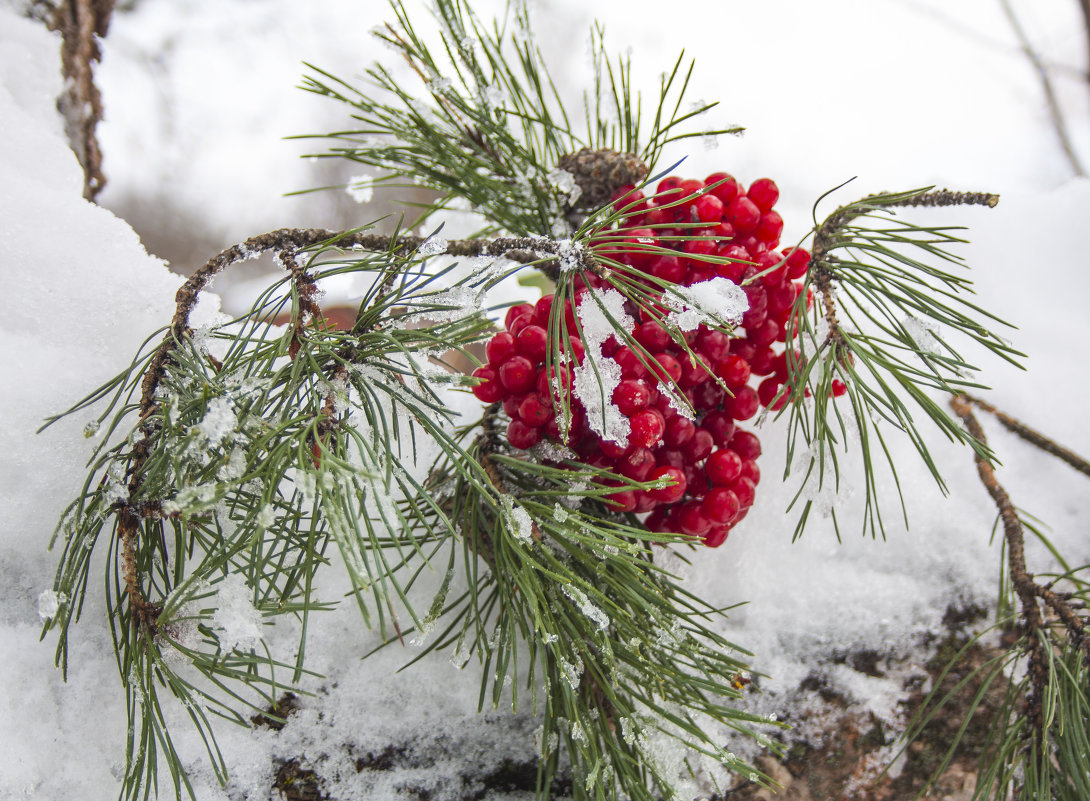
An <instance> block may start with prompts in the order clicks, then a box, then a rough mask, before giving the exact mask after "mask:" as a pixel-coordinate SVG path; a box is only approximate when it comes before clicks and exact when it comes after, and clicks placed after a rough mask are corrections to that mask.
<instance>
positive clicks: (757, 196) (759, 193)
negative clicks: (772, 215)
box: [746, 178, 780, 212]
mask: <svg viewBox="0 0 1090 801" xmlns="http://www.w3.org/2000/svg"><path fill="white" fill-rule="evenodd" d="M746 197H748V198H749V199H750V200H752V201H753V203H754V205H755V206H757V208H759V209H760V210H761V211H764V212H767V211H768V210H769V209H771V208H772V207H773V206H775V205H776V201H777V200H779V199H780V188H779V187H778V186H776V182H775V181H773V180H772V179H771V178H758V179H757V180H756V181H754V182H753V183H752V184H750V185H749V191H748V192H746Z"/></svg>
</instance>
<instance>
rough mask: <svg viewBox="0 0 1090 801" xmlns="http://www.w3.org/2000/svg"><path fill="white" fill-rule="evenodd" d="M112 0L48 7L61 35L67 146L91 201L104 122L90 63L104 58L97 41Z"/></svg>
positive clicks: (76, 0) (98, 178) (66, 0)
mask: <svg viewBox="0 0 1090 801" xmlns="http://www.w3.org/2000/svg"><path fill="white" fill-rule="evenodd" d="M115 4H116V0H62V2H60V4H59V5H56V6H54V7H53V8H52V12H53V13H52V15H51V17H50V19H49V27H50V28H52V29H53V30H55V31H59V32H60V34H61V37H62V45H61V69H62V72H63V73H64V78H65V88H64V92H63V93H62V94H61V96H60V97H59V98H58V100H57V105H58V107H59V109H60V112H61V115H62V116H63V117H64V122H65V131H66V133H67V134H68V141H69V144H70V145H71V146H72V150H74V151H75V153H76V157H77V158H78V159H79V163H80V166H81V167H83V197H84V198H86V199H87V200H90V201H92V202H93V201H94V199H95V198H96V197H97V196H98V193H99V192H101V191H102V188H103V187H104V186H105V185H106V176H105V174H104V173H103V172H102V151H101V150H100V149H99V146H98V138H97V137H96V135H95V128H96V127H97V126H98V123H99V122H100V121H101V120H102V95H101V94H100V93H99V91H98V87H97V86H96V85H95V74H94V67H95V64H96V63H97V62H98V60H99V59H100V58H101V57H102V52H101V50H100V48H99V46H98V40H100V39H102V38H103V37H104V36H106V31H107V29H108V28H109V26H110V16H111V15H112V14H113V11H114V5H115Z"/></svg>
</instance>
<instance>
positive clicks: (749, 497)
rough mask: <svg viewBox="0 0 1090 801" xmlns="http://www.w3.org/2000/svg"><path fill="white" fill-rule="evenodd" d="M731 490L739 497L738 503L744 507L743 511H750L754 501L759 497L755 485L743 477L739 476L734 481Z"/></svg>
mask: <svg viewBox="0 0 1090 801" xmlns="http://www.w3.org/2000/svg"><path fill="white" fill-rule="evenodd" d="M730 488H731V489H732V490H733V491H734V494H735V495H737V496H738V503H740V504H741V505H742V508H743V509H748V508H749V507H751V506H753V499H754V498H755V497H756V496H757V488H756V487H755V486H754V485H753V482H752V481H750V480H749V479H748V478H745V477H743V476H739V477H738V478H736V479H735V480H734V483H732V484H731V485H730Z"/></svg>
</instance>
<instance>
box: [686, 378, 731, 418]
mask: <svg viewBox="0 0 1090 801" xmlns="http://www.w3.org/2000/svg"><path fill="white" fill-rule="evenodd" d="M689 392H690V393H691V401H692V404H693V408H694V409H696V410H697V411H698V412H702V411H707V410H709V409H718V408H719V406H720V405H721V404H722V403H723V398H725V397H726V396H727V393H726V391H725V390H724V389H723V388H722V387H721V386H719V385H718V384H717V383H715V382H714V381H705V382H704V383H703V384H699V385H698V386H696V387H694V388H693V389H691V390H689Z"/></svg>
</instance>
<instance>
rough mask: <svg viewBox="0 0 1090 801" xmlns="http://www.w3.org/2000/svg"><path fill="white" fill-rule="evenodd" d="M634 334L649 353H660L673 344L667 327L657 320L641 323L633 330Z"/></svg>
mask: <svg viewBox="0 0 1090 801" xmlns="http://www.w3.org/2000/svg"><path fill="white" fill-rule="evenodd" d="M632 336H633V337H634V338H635V340H636V341H637V342H639V343H640V345H642V346H643V348H644V349H645V350H646V351H647V352H648V353H658V352H659V351H662V350H665V349H666V348H667V347H669V346H670V344H671V341H672V340H671V339H670V335H669V334H667V333H666V329H665V328H663V327H662V326H661V325H659V324H658V323H656V322H653V321H652V322H646V323H640V324H639V325H637V326H636V328H635V329H634V330H633V332H632Z"/></svg>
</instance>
